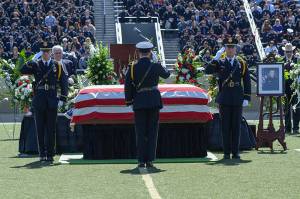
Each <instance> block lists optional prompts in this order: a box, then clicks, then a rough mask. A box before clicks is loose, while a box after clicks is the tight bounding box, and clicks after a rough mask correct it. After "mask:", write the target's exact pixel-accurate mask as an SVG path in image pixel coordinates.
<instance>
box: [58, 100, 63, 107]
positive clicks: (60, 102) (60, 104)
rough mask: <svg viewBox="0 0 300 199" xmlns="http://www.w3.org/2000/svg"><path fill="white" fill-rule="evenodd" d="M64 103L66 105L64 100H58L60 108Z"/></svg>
mask: <svg viewBox="0 0 300 199" xmlns="http://www.w3.org/2000/svg"><path fill="white" fill-rule="evenodd" d="M63 105H64V102H63V101H61V100H59V102H58V108H61V107H62V106H63Z"/></svg>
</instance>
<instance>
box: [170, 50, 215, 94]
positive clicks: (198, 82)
mask: <svg viewBox="0 0 300 199" xmlns="http://www.w3.org/2000/svg"><path fill="white" fill-rule="evenodd" d="M206 50H207V49H203V50H201V51H200V52H199V55H195V52H194V51H193V50H192V49H187V50H185V51H184V53H182V54H179V55H178V58H177V62H176V64H175V68H174V69H175V74H176V80H175V83H178V84H182V83H188V84H193V85H195V86H206V85H203V82H208V88H207V90H208V94H209V96H210V97H211V99H214V98H215V97H216V95H217V93H218V85H217V77H216V76H214V75H206V76H204V67H203V66H204V64H205V63H207V62H208V61H210V60H211V58H212V57H211V56H210V57H208V56H207V55H205V53H206Z"/></svg>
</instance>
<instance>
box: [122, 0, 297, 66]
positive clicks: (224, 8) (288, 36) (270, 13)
mask: <svg viewBox="0 0 300 199" xmlns="http://www.w3.org/2000/svg"><path fill="white" fill-rule="evenodd" d="M123 3H124V5H125V10H124V11H123V12H122V13H120V16H123V17H124V16H135V17H141V16H157V17H159V19H160V24H161V27H162V29H178V35H179V37H180V44H179V46H180V50H184V49H186V48H193V49H194V50H195V51H196V52H197V53H199V52H203V53H205V54H206V55H208V54H210V55H214V54H215V53H216V52H217V51H218V50H219V49H220V47H221V46H222V41H223V39H224V38H225V37H226V36H227V35H231V36H234V37H235V38H237V39H238V41H239V45H238V51H239V53H240V54H243V55H244V56H245V57H246V58H247V60H248V62H250V65H251V64H254V63H255V62H256V61H257V60H258V54H257V49H256V45H255V41H254V37H253V35H252V32H251V29H250V24H249V22H248V18H247V15H246V12H245V9H244V6H243V2H242V1H241V0H230V1H229V0H188V1H186V0H123ZM249 3H250V6H251V10H252V14H253V17H254V20H255V22H256V26H257V28H258V30H259V32H260V34H261V35H260V36H261V41H262V43H263V45H264V48H265V51H266V54H268V53H270V52H273V50H274V49H277V50H274V52H275V53H278V54H281V55H283V54H282V53H283V51H282V46H283V45H285V43H287V42H292V43H293V45H295V46H296V47H298V48H299V47H300V40H299V32H300V8H298V6H297V1H294V0H285V1H280V0H249Z"/></svg>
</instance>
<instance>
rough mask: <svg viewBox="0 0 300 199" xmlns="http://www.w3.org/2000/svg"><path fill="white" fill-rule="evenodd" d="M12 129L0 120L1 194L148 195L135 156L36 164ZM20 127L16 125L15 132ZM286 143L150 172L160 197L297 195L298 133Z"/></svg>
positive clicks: (9, 198) (137, 198)
mask: <svg viewBox="0 0 300 199" xmlns="http://www.w3.org/2000/svg"><path fill="white" fill-rule="evenodd" d="M12 129H13V128H12V125H10V124H8V125H5V126H3V125H2V124H0V198H1V199H18V198H20V199H25V198H28V199H40V198H47V199H49V198H55V199H57V198H63V199H69V198H70V199H71V198H72V199H76V198H84V199H88V198H91V199H92V198H93V199H94V198H97V199H100V198H103V199H110V198H113V199H116V198H120V199H121V198H122V199H127V198H128V199H144V198H151V196H150V194H149V192H148V190H149V187H147V186H146V183H145V179H144V177H142V175H141V174H139V172H137V170H136V169H134V168H135V165H134V164H132V163H134V160H130V161H128V162H124V161H121V162H115V163H116V164H109V163H113V162H105V164H104V162H101V161H100V162H97V163H96V164H89V162H84V164H83V163H82V162H77V163H76V162H73V164H72V163H71V164H61V163H59V158H60V157H59V156H56V157H55V164H54V165H46V164H40V163H39V162H38V158H36V157H32V156H29V157H23V158H19V157H18V140H13V139H12ZM19 129H20V126H19V125H18V126H17V129H16V132H19ZM15 137H16V138H18V137H19V134H18V133H16V135H15ZM286 142H287V145H288V149H289V150H288V151H287V152H282V151H281V147H280V146H279V145H278V143H275V144H274V148H275V151H274V153H270V151H269V149H267V148H265V149H264V150H263V151H262V150H260V151H255V150H252V151H245V152H243V153H242V160H240V161H233V160H228V161H224V160H220V159H221V158H222V153H221V152H213V153H214V154H215V155H216V156H217V157H218V158H219V160H217V161H208V160H207V161H193V159H191V160H186V161H189V162H184V160H181V161H179V162H178V163H176V161H175V160H168V161H167V162H168V163H163V162H160V163H158V164H156V166H157V168H158V169H156V170H155V171H152V172H149V173H150V176H151V178H152V180H153V185H154V186H155V187H156V189H157V192H158V193H159V195H160V197H161V198H163V199H165V198H168V199H189V198H191V199H198V198H205V199H206V198H214V199H215V198H220V199H226V198H230V199H235V198H242V199H246V198H255V199H256V198H259V199H262V198H272V199H275V198H276V199H277V198H278V199H279V198H280V199H281V198H295V199H299V198H300V188H299V185H300V150H296V149H300V135H288V136H287V138H286ZM196 160H198V159H196ZM77 161H78V160H77ZM75 163H76V164H75ZM90 163H92V162H90ZM147 188H148V189H147Z"/></svg>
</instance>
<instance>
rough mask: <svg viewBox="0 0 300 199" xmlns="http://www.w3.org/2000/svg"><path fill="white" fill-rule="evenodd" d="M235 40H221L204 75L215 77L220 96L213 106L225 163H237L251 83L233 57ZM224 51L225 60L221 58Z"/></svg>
mask: <svg viewBox="0 0 300 199" xmlns="http://www.w3.org/2000/svg"><path fill="white" fill-rule="evenodd" d="M237 43H238V41H237V40H236V39H234V38H231V37H229V38H226V39H225V40H224V44H225V46H226V47H225V48H224V47H223V48H221V49H220V50H219V51H218V52H217V54H216V56H215V57H214V59H213V60H212V61H211V62H210V63H209V64H207V66H206V68H205V72H206V73H207V74H215V75H217V76H218V86H219V93H218V95H217V98H216V102H217V103H218V104H219V111H220V116H221V123H222V137H223V150H224V159H230V153H232V158H233V159H240V155H239V144H240V134H241V119H242V107H243V106H247V105H248V102H249V100H250V94H251V80H250V75H249V71H248V68H247V66H246V63H245V61H244V60H243V59H241V58H240V57H237V56H236V44H237ZM224 51H226V57H225V58H224V59H221V55H222V54H223V53H224Z"/></svg>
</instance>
